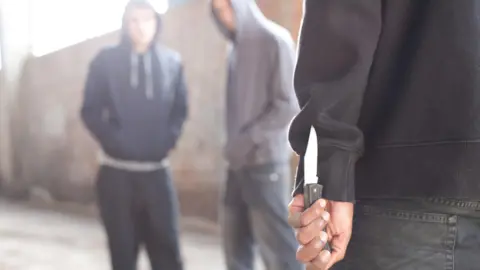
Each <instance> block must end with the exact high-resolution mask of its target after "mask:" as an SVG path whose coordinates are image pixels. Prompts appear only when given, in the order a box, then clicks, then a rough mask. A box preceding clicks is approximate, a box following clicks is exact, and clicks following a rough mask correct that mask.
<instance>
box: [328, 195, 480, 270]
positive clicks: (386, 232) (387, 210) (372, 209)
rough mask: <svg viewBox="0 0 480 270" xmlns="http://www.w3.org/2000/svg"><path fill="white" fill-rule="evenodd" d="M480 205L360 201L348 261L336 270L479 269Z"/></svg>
mask: <svg viewBox="0 0 480 270" xmlns="http://www.w3.org/2000/svg"><path fill="white" fill-rule="evenodd" d="M479 205H480V204H479V203H478V202H465V201H454V200H446V199H430V200H424V201H420V200H418V201H415V200H368V201H360V202H359V203H358V204H357V205H356V209H355V211H356V213H355V218H354V226H353V236H352V240H351V242H350V246H349V248H348V251H347V255H346V258H345V260H344V261H343V262H342V263H341V264H339V265H337V267H336V268H334V270H342V269H344V270H454V269H455V270H474V269H480V211H479V210H480V207H479Z"/></svg>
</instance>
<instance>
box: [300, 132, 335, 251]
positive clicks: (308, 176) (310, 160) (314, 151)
mask: <svg viewBox="0 0 480 270" xmlns="http://www.w3.org/2000/svg"><path fill="white" fill-rule="evenodd" d="M317 159H318V144H317V132H316V131H315V128H313V127H311V128H310V134H309V136H308V144H307V150H306V152H305V157H304V164H303V170H304V171H303V173H304V188H303V198H304V207H305V209H307V208H309V207H310V206H312V205H313V204H314V203H315V202H316V201H317V200H319V199H321V198H322V193H323V186H322V185H320V184H318V178H317V162H318V160H317ZM325 249H327V250H329V251H330V246H329V244H328V243H325Z"/></svg>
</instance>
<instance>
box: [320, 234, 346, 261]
mask: <svg viewBox="0 0 480 270" xmlns="http://www.w3.org/2000/svg"><path fill="white" fill-rule="evenodd" d="M349 241H350V237H349V236H348V235H346V234H341V235H338V236H334V237H333V238H332V242H331V243H330V246H331V248H332V253H331V256H330V260H329V262H328V264H327V268H326V269H330V268H331V267H332V266H333V265H334V264H336V263H338V262H339V261H341V260H343V259H344V258H345V254H346V253H347V247H348V242H349Z"/></svg>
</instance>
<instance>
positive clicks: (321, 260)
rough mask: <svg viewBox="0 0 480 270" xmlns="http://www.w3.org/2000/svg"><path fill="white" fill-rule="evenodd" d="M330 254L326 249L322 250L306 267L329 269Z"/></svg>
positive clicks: (321, 269)
mask: <svg viewBox="0 0 480 270" xmlns="http://www.w3.org/2000/svg"><path fill="white" fill-rule="evenodd" d="M331 256H332V254H330V252H329V251H328V250H323V251H322V252H321V253H320V254H319V255H318V256H317V257H315V258H314V259H313V260H312V261H311V262H310V265H309V267H310V268H308V267H307V269H312V270H313V269H315V270H327V269H329V268H330V267H329V261H330V260H331Z"/></svg>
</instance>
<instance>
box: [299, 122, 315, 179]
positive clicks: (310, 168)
mask: <svg viewBox="0 0 480 270" xmlns="http://www.w3.org/2000/svg"><path fill="white" fill-rule="evenodd" d="M317 152H318V147H317V133H316V132H315V129H314V128H313V127H311V128H310V135H309V136H308V145H307V151H306V153H305V160H304V166H303V170H304V171H303V172H304V175H305V184H314V183H317V154H318V153H317Z"/></svg>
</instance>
